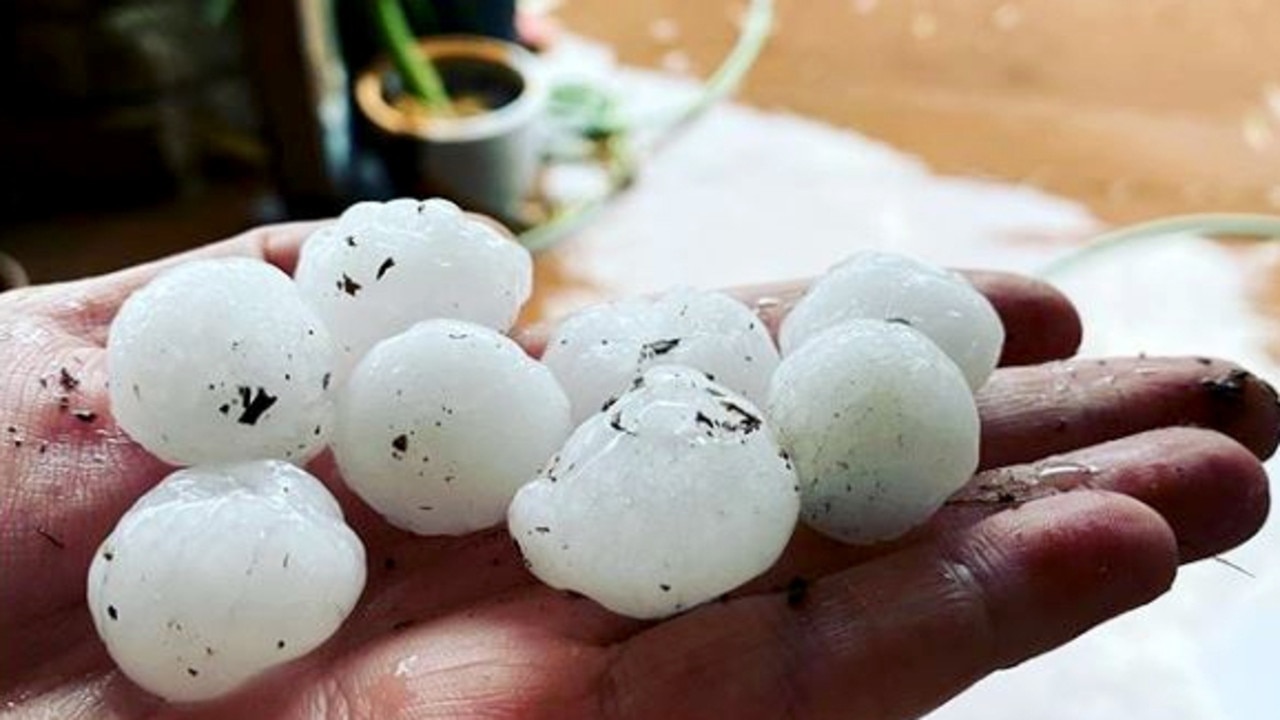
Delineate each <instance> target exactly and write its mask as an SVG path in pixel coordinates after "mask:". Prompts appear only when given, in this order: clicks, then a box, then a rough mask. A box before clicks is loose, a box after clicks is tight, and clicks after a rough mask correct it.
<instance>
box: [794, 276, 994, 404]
mask: <svg viewBox="0 0 1280 720" xmlns="http://www.w3.org/2000/svg"><path fill="white" fill-rule="evenodd" d="M856 319H867V320H888V321H893V322H899V323H902V324H905V325H910V326H911V327H914V328H915V329H917V330H919V331H920V332H922V333H924V334H925V335H927V336H928V337H929V339H930V340H932V341H933V342H934V343H936V344H937V345H938V347H940V348H942V351H943V352H945V353H946V354H947V355H948V356H950V358H951V359H952V360H953V361H954V362H955V363H956V365H959V366H960V369H961V371H963V372H964V376H965V379H966V381H968V383H969V387H970V388H972V389H975V390H976V389H977V388H979V387H981V386H982V384H983V383H985V382H986V381H987V378H988V377H990V376H991V372H992V371H993V370H994V369H995V367H996V362H997V361H998V360H999V359H1000V350H1001V347H1002V346H1003V344H1004V326H1003V325H1002V324H1001V323H1000V316H999V315H997V314H996V311H995V308H993V307H992V306H991V302H990V301H988V300H987V298H986V297H984V296H983V295H982V293H980V292H978V291H977V290H976V289H975V288H974V287H973V286H972V285H971V284H969V281H967V280H965V279H964V278H963V277H961V276H960V275H957V274H955V273H952V272H948V271H946V270H942V269H940V268H936V267H933V266H931V265H926V264H925V263H922V262H919V261H917V260H913V259H911V258H907V257H903V256H901V255H892V254H889V253H883V252H875V251H864V252H859V253H857V254H854V255H853V256H851V257H850V258H849V259H847V260H845V261H844V262H842V263H840V264H839V265H837V266H835V267H834V268H832V269H831V270H830V271H828V272H827V274H826V275H823V276H822V277H821V278H819V279H818V280H817V281H816V282H815V283H814V284H813V286H812V287H810V288H809V291H808V292H807V293H806V294H805V296H804V298H802V299H801V300H800V302H799V303H797V304H796V306H795V308H793V309H792V310H791V312H790V313H788V314H787V317H786V319H785V320H783V322H782V328H781V330H780V331H779V333H778V340H779V344H780V345H781V347H782V352H783V354H784V355H786V354H789V353H791V352H794V351H795V350H796V349H797V348H799V347H800V346H802V345H803V344H805V343H806V342H808V341H809V340H810V339H811V338H813V337H814V336H816V335H818V334H819V333H821V332H822V331H823V330H826V329H827V328H830V327H832V326H834V325H838V324H840V323H842V322H844V321H846V320H856Z"/></svg>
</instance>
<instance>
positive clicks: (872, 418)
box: [769, 320, 979, 544]
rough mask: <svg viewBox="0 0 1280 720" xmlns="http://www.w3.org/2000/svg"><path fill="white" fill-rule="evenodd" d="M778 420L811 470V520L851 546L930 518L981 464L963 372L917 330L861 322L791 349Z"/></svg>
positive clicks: (807, 481)
mask: <svg viewBox="0 0 1280 720" xmlns="http://www.w3.org/2000/svg"><path fill="white" fill-rule="evenodd" d="M769 419H770V421H771V422H772V423H773V424H774V427H775V429H776V431H777V433H778V437H779V438H780V441H781V442H782V446H783V447H784V448H786V449H787V451H788V452H790V454H791V458H792V461H793V462H794V463H795V466H796V472H797V473H798V474H799V476H800V493H801V497H802V499H803V510H802V513H801V516H802V518H803V520H804V521H805V523H806V524H808V525H810V526H811V527H813V528H815V529H817V530H818V531H820V532H822V533H824V534H826V535H829V536H831V537H834V538H836V539H839V540H843V541H845V542H849V543H858V544H863V543H873V542H879V541H883V540H891V539H893V538H896V537H898V536H900V535H902V534H903V533H905V532H907V531H908V530H910V529H911V528H913V527H915V526H917V525H919V524H920V523H922V522H924V521H925V520H926V519H928V517H929V516H930V515H932V514H933V513H934V511H936V510H937V509H938V508H939V507H940V506H941V505H942V503H943V502H944V501H945V500H946V499H947V497H948V496H950V495H951V494H952V493H953V492H955V491H956V490H958V489H960V487H961V486H963V485H964V484H965V483H966V482H967V481H968V480H969V478H970V477H971V476H972V475H973V472H974V471H975V470H976V469H977V466H978V437H979V423H978V409H977V406H976V404H975V403H974V400H973V395H972V394H971V392H970V391H969V386H968V384H967V383H966V382H965V379H964V376H963V375H962V374H961V373H960V370H959V368H957V367H956V365H955V363H953V362H952V361H951V359H950V358H948V357H947V356H946V355H945V354H943V352H942V351H941V350H939V349H938V347H937V346H936V345H934V344H933V343H932V342H930V341H929V339H928V338H926V337H925V336H924V335H923V334H921V333H920V332H918V331H916V330H913V329H912V328H909V327H906V326H904V325H899V324H895V323H885V322H880V321H876V320H853V321H850V322H848V323H845V324H842V325H837V326H836V327H833V328H831V329H829V330H827V331H825V332H823V333H820V334H819V335H817V336H816V337H814V338H813V339H812V340H810V341H809V342H807V343H805V344H804V345H803V346H801V347H800V349H798V350H796V351H795V352H793V353H791V354H790V355H788V356H787V357H786V358H784V359H783V361H782V363H781V364H780V365H779V366H778V372H777V373H776V374H775V375H774V379H773V386H772V388H771V391H770V398H769Z"/></svg>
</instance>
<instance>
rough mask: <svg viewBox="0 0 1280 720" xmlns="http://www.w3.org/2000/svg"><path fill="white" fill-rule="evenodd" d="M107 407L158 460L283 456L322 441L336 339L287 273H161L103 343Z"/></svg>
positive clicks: (231, 265) (183, 269)
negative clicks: (108, 385) (107, 375)
mask: <svg viewBox="0 0 1280 720" xmlns="http://www.w3.org/2000/svg"><path fill="white" fill-rule="evenodd" d="M107 355H108V370H109V371H110V376H111V389H110V394H111V412H112V414H113V415H114V416H115V418H116V421H117V422H118V423H119V424H120V426H121V427H122V428H124V430H125V432H127V433H128V434H129V436H130V437H132V438H133V439H134V440H136V441H137V442H138V443H139V444H141V445H142V446H143V447H145V448H146V449H147V450H149V451H151V453H152V454H154V455H156V456H157V457H159V458H160V459H162V460H164V461H165V462H168V463H171V464H174V465H196V464H203V463H218V462H231V461H236V460H243V459H246V458H280V459H286V460H291V461H295V462H301V461H303V460H305V459H307V458H308V457H310V456H311V455H313V454H314V453H315V452H317V451H318V450H319V449H320V448H321V447H322V446H323V445H324V443H325V442H326V439H327V436H328V434H329V424H330V421H331V418H332V414H333V402H332V398H331V395H332V393H331V391H330V384H331V379H332V373H333V371H334V365H335V352H334V347H333V341H332V339H331V338H330V335H329V332H328V330H326V329H325V326H324V323H322V322H321V321H320V318H319V317H318V316H317V315H316V313H315V312H314V311H313V310H312V309H311V308H310V307H309V306H307V304H306V303H304V302H303V301H302V298H301V297H300V296H299V295H298V290H297V288H296V287H295V286H294V284H293V282H292V281H291V280H290V279H289V276H288V275H286V274H284V273H283V272H281V271H280V270H278V269H277V268H275V267H273V266H271V265H268V264H267V263H264V262H261V261H258V260H250V259H247V258H232V259H223V260H202V261H196V262H190V263H187V264H184V265H180V266H178V267H176V268H174V269H172V270H170V271H168V272H165V273H163V274H161V275H160V276H159V277H157V278H156V279H155V280H152V281H151V283H150V284H148V285H147V286H146V287H144V288H142V289H141V290H139V291H137V292H135V293H134V294H133V295H132V296H131V297H130V298H129V299H128V300H127V301H126V302H125V303H124V306H123V307H121V308H120V312H119V314H117V315H116V318H115V321H114V322H112V324H111V333H110V337H109V338H108V340H107Z"/></svg>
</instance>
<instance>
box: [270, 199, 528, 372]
mask: <svg viewBox="0 0 1280 720" xmlns="http://www.w3.org/2000/svg"><path fill="white" fill-rule="evenodd" d="M294 277H295V279H296V280H297V282H298V286H299V287H300V288H301V290H302V294H303V297H305V298H306V299H307V301H308V302H310V303H312V305H313V306H314V307H315V308H316V309H317V310H318V311H319V313H320V316H321V317H322V318H324V320H325V322H326V323H328V325H329V329H330V330H331V331H332V332H333V335H334V338H335V339H336V341H337V343H338V346H339V352H340V355H341V358H340V359H341V360H342V362H341V369H340V372H339V375H340V377H345V375H346V372H347V371H348V370H350V368H351V367H352V366H354V365H355V363H357V362H359V360H360V357H361V356H363V355H364V353H365V352H366V351H368V350H369V348H371V347H373V346H374V345H375V344H376V343H377V342H378V341H380V340H384V339H386V338H389V337H391V336H392V335H395V334H397V333H400V332H403V331H405V330H408V329H409V328H410V327H412V326H413V325H414V324H416V323H418V322H420V321H422V320H428V319H432V318H453V319H458V320H466V321H469V322H473V323H478V324H480V325H485V326H488V327H491V328H494V329H495V330H499V331H506V330H508V329H510V327H511V325H512V324H513V323H514V322H515V319H516V316H517V314H519V312H520V308H521V306H522V305H523V304H524V303H525V301H526V300H528V298H529V295H530V293H531V292H532V289H533V260H532V258H531V257H530V255H529V251H528V250H526V249H525V248H524V247H523V246H521V245H520V244H519V243H517V242H515V241H514V240H513V239H511V238H509V237H505V236H504V235H503V234H502V233H501V232H499V231H498V230H497V229H496V228H495V227H494V226H493V225H492V224H490V223H487V222H484V221H482V220H480V219H478V218H474V217H471V216H468V215H467V214H466V213H464V212H463V211H462V210H461V209H459V208H458V206H457V205H454V204H453V203H451V202H449V201H447V200H441V199H431V200H424V201H417V200H410V199H399V200H392V201H390V202H387V203H376V202H361V203H357V204H355V205H352V206H351V207H350V208H348V209H347V211H346V212H344V213H342V216H341V217H340V218H338V220H337V221H336V222H334V223H331V224H329V225H326V226H325V227H323V228H321V229H319V230H317V231H316V232H315V233H314V234H312V235H311V237H310V238H308V239H307V241H306V243H305V244H304V245H303V247H302V255H301V257H300V259H299V261H298V269H297V271H296V272H295V273H294Z"/></svg>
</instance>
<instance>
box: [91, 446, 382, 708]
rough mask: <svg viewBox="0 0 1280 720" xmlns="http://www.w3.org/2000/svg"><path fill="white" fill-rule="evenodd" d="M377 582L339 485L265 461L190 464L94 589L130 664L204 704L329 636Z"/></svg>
mask: <svg viewBox="0 0 1280 720" xmlns="http://www.w3.org/2000/svg"><path fill="white" fill-rule="evenodd" d="M364 581H365V554H364V546H363V545H361V544H360V539H359V538H358V537H356V535H355V533H353V532H352V531H351V529H350V528H348V527H347V525H346V524H345V523H344V522H343V519H342V511H341V510H340V509H339V508H338V503H337V502H336V501H335V500H334V499H333V496H332V495H330V494H329V491H328V490H327V489H325V487H324V486H323V485H321V484H320V482H319V481H318V480H316V479H315V478H313V477H312V476H310V475H308V474H307V473H306V472H304V471H303V470H300V469H298V468H297V467H295V466H293V465H290V464H287V463H283V462H278V461H257V462H248V463H239V464H234V465H208V466H200V467H193V468H187V469H185V470H179V471H177V472H175V473H174V474H172V475H170V476H169V477H168V478H166V479H165V480H164V481H162V482H161V483H160V484H159V485H157V486H156V487H154V488H152V489H151V491H150V492H148V493H146V494H145V495H143V496H142V497H141V498H140V499H139V500H138V502H137V503H135V504H134V506H133V507H132V508H131V509H130V510H129V511H128V512H126V513H125V514H124V516H123V517H122V518H120V522H119V523H118V524H117V525H116V527H115V529H114V530H113V531H112V532H111V534H110V535H108V536H107V539H106V540H104V541H103V543H102V546H101V547H100V548H99V549H98V552H97V553H96V554H95V555H94V558H93V563H92V565H90V567H89V578H88V599H89V609H90V611H91V613H92V615H93V622H94V625H95V626H96V627H97V629H98V635H99V636H101V638H102V640H103V641H104V642H105V643H106V646H107V650H108V652H110V654H111V657H112V659H114V660H115V662H116V664H117V665H119V666H120V669H121V670H122V671H123V672H124V673H125V675H127V676H129V678H130V679H132V680H133V681H134V682H136V683H137V684H138V685H141V686H142V687H143V688H145V689H146V690H148V691H149V692H152V693H154V694H156V695H159V696H161V697H163V698H165V699H168V700H173V701H195V700H206V699H210V698H214V697H217V696H219V695H223V694H225V693H228V692H231V691H232V690H234V689H235V688H237V687H238V686H240V685H241V684H243V683H245V682H247V681H248V680H249V679H251V678H253V677H254V676H256V675H258V674H259V673H261V672H263V671H265V670H267V669H268V668H271V667H274V666H276V665H280V664H282V663H285V662H288V661H289V660H292V659H294V658H297V657H300V656H302V655H305V654H306V653H308V652H310V651H311V650H312V649H314V648H315V647H316V646H318V645H320V643H322V642H324V641H325V639H327V638H328V637H329V636H330V635H332V634H333V633H334V631H336V630H337V629H338V626H339V625H341V624H342V621H343V620H344V619H345V618H346V617H347V614H348V613H349V612H350V611H351V609H352V608H353V607H354V606H355V603H356V600H357V599H358V598H359V597H360V593H361V591H362V590H363V588H364Z"/></svg>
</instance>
